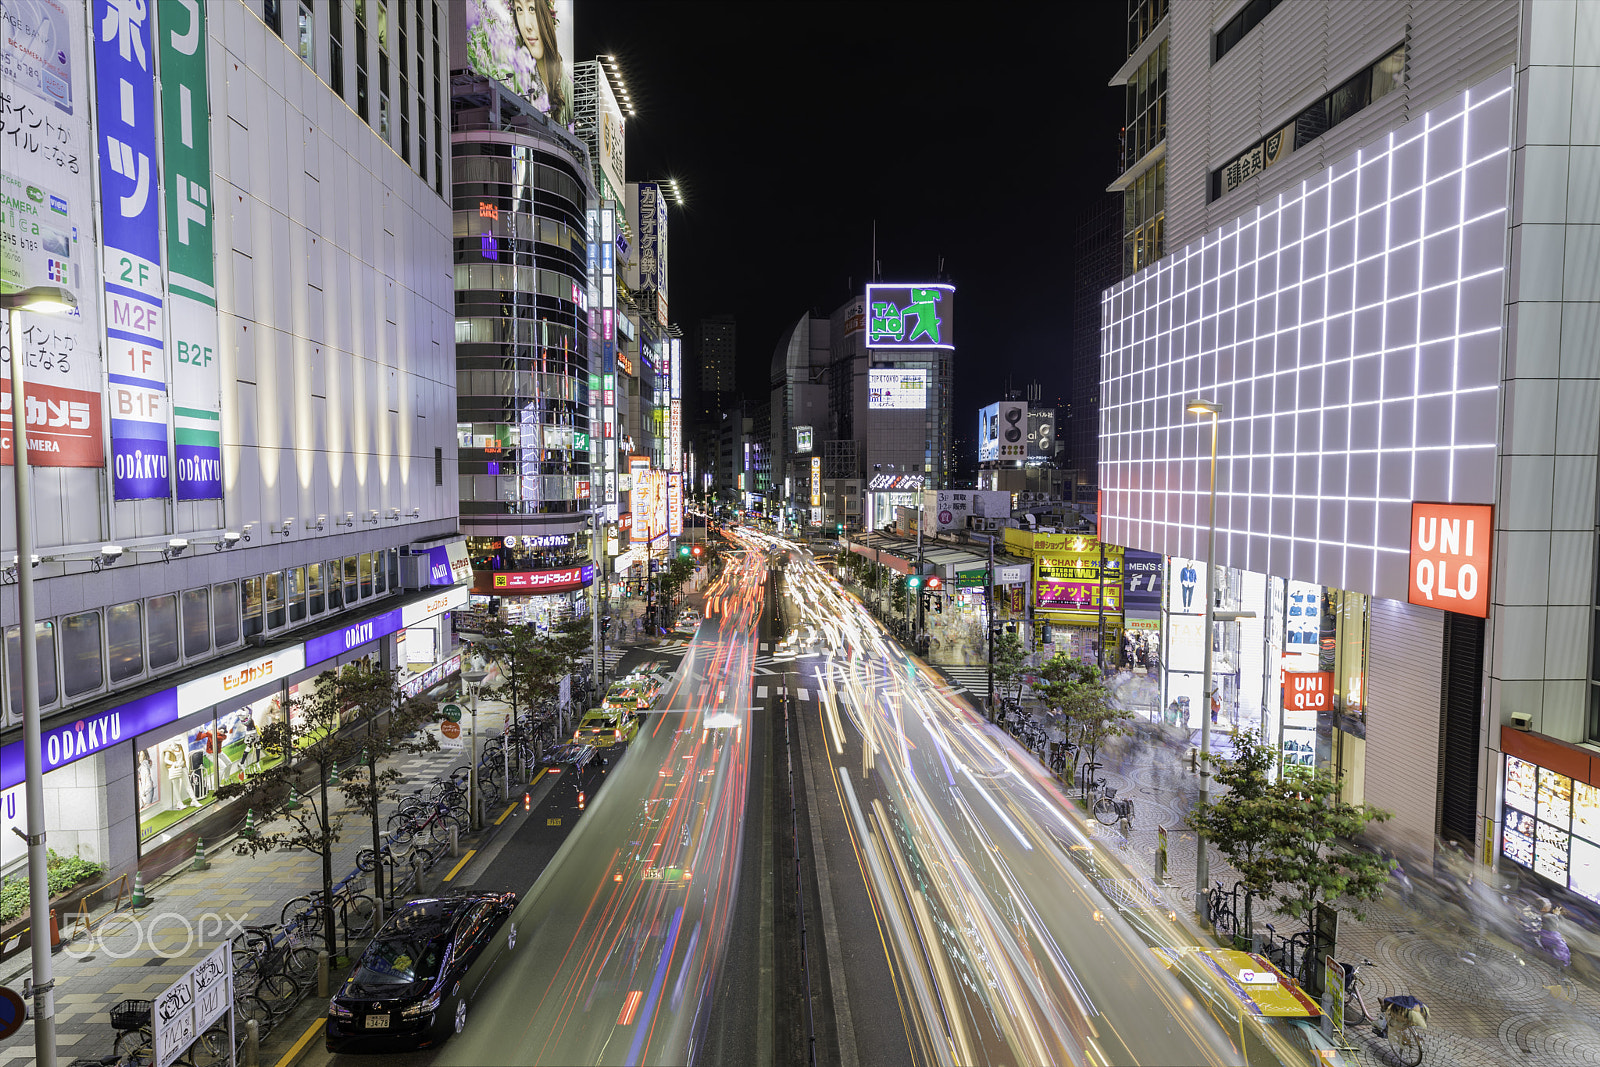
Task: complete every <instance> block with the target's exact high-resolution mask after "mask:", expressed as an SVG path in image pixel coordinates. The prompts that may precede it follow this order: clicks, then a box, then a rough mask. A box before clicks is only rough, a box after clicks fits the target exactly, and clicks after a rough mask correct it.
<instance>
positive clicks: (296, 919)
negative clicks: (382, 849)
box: [280, 849, 377, 941]
mask: <svg viewBox="0 0 1600 1067" xmlns="http://www.w3.org/2000/svg"><path fill="white" fill-rule="evenodd" d="M367 851H368V852H371V851H372V850H371V849H367ZM356 864H357V866H358V867H359V866H360V857H359V855H358V856H357V859H356ZM367 870H371V868H367ZM331 906H332V907H333V908H336V909H338V910H339V911H340V912H341V913H342V914H343V915H344V924H345V931H346V934H347V935H348V936H349V937H363V936H365V935H366V933H367V932H368V931H369V930H371V929H372V921H373V916H374V915H375V914H377V908H376V906H375V905H374V904H373V902H372V898H371V897H369V896H367V894H365V893H357V892H355V891H354V890H352V889H351V888H350V886H349V884H348V881H346V883H344V884H341V885H339V886H338V887H336V888H335V889H334V891H333V900H332V901H331ZM327 910H328V908H327V907H326V906H324V903H323V898H322V891H321V890H320V889H319V890H316V891H314V892H312V893H308V894H306V895H305V896H303V897H295V898H294V899H293V900H291V901H289V903H287V904H285V905H284V906H283V913H282V915H281V916H280V918H281V919H282V920H283V925H284V927H285V928H286V929H288V928H298V930H299V932H300V933H301V934H302V935H303V936H305V937H307V938H310V939H311V940H313V941H314V940H316V939H317V938H319V937H321V936H322V923H323V921H324V918H325V917H326V915H327Z"/></svg>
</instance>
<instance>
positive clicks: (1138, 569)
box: [1122, 548, 1162, 617]
mask: <svg viewBox="0 0 1600 1067" xmlns="http://www.w3.org/2000/svg"><path fill="white" fill-rule="evenodd" d="M1161 565H1162V558H1161V555H1160V554H1159V553H1156V552H1145V551H1142V550H1140V549H1137V548H1130V549H1128V550H1127V551H1126V552H1124V553H1123V562H1122V574H1123V595H1122V606H1123V609H1124V610H1126V611H1127V612H1128V613H1129V614H1130V615H1132V614H1136V613H1139V612H1143V613H1145V614H1146V615H1149V616H1152V617H1153V616H1155V615H1157V614H1159V613H1160V611H1161Z"/></svg>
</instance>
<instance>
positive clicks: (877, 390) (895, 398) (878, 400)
mask: <svg viewBox="0 0 1600 1067" xmlns="http://www.w3.org/2000/svg"><path fill="white" fill-rule="evenodd" d="M927 406H928V372H927V371H925V370H878V369H874V370H869V371H867V409H868V410H869V411H922V410H924V409H926V408H927Z"/></svg>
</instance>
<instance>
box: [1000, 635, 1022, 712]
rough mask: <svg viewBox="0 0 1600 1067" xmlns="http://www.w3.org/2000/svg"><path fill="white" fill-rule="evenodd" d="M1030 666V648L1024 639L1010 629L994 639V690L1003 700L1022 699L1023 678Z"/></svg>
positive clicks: (1014, 700)
mask: <svg viewBox="0 0 1600 1067" xmlns="http://www.w3.org/2000/svg"><path fill="white" fill-rule="evenodd" d="M1027 666H1028V650H1027V649H1025V648H1023V647H1022V639H1021V638H1020V637H1018V636H1017V635H1016V634H1014V633H1012V632H1011V631H1009V630H1006V631H1003V632H1002V633H1001V634H1000V636H999V637H996V638H995V640H994V691H995V694H996V695H997V696H999V697H1000V698H1001V699H1002V700H1004V699H1007V698H1009V699H1010V700H1011V701H1012V702H1014V703H1015V702H1019V701H1020V700H1021V699H1022V678H1023V675H1024V674H1025V673H1026V670H1027Z"/></svg>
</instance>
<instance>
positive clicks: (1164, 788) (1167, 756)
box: [1088, 745, 1600, 1067]
mask: <svg viewBox="0 0 1600 1067" xmlns="http://www.w3.org/2000/svg"><path fill="white" fill-rule="evenodd" d="M1102 759H1104V762H1105V763H1106V764H1107V766H1105V767H1102V768H1101V769H1100V771H1099V772H1098V773H1099V774H1100V775H1101V776H1103V777H1104V778H1105V779H1106V781H1107V783H1108V784H1110V785H1113V786H1115V787H1116V788H1117V791H1118V793H1119V795H1122V796H1129V797H1132V798H1133V799H1134V800H1135V802H1136V804H1135V817H1134V820H1133V832H1132V834H1131V837H1130V838H1127V839H1125V838H1124V837H1123V835H1122V833H1121V832H1120V831H1119V830H1118V829H1117V828H1116V827H1115V826H1105V825H1102V824H1101V823H1099V822H1097V821H1095V820H1092V819H1091V820H1089V822H1088V825H1089V827H1090V829H1091V831H1092V834H1093V836H1094V837H1096V838H1097V839H1099V840H1100V841H1102V842H1103V843H1104V845H1105V846H1106V847H1107V848H1109V849H1112V850H1114V852H1115V854H1116V855H1117V856H1118V858H1120V859H1121V860H1122V861H1123V862H1124V863H1126V864H1127V865H1128V866H1129V867H1130V868H1131V869H1132V870H1133V871H1134V873H1136V874H1141V875H1144V876H1145V877H1148V878H1151V879H1153V878H1154V877H1155V863H1156V841H1157V829H1158V827H1161V826H1165V827H1166V828H1167V830H1168V845H1167V858H1168V879H1169V881H1170V882H1171V883H1173V884H1174V887H1173V888H1168V889H1166V890H1165V891H1164V892H1165V894H1166V896H1167V900H1168V903H1169V904H1170V905H1171V906H1172V907H1174V908H1181V909H1183V910H1185V911H1186V912H1189V913H1192V911H1193V908H1194V877H1195V855H1196V852H1195V835H1194V834H1193V833H1192V832H1191V831H1188V830H1184V829H1182V825H1183V817H1184V815H1185V814H1186V813H1187V812H1188V811H1189V809H1190V808H1191V807H1192V806H1193V805H1194V803H1195V802H1196V800H1197V799H1198V796H1199V779H1198V777H1197V776H1196V775H1194V774H1193V773H1192V772H1190V771H1189V769H1188V764H1187V762H1186V761H1184V760H1183V759H1182V758H1181V757H1180V756H1179V755H1178V754H1176V753H1169V752H1167V751H1165V750H1162V749H1160V748H1158V747H1154V746H1149V745H1146V746H1144V750H1143V751H1142V752H1140V753H1138V754H1136V755H1135V756H1134V757H1133V758H1132V759H1131V760H1129V761H1127V762H1125V763H1124V764H1122V765H1120V766H1119V765H1118V764H1117V760H1116V754H1115V753H1113V754H1110V755H1104V754H1103V755H1102ZM1211 878H1212V880H1213V881H1214V882H1221V883H1222V884H1223V886H1224V887H1232V885H1233V884H1234V882H1235V881H1236V880H1237V879H1238V873H1237V872H1236V871H1234V870H1233V869H1232V868H1231V867H1229V866H1228V864H1227V861H1226V860H1225V859H1224V858H1223V857H1222V856H1221V855H1220V854H1219V853H1217V851H1216V850H1215V849H1212V850H1211ZM1364 910H1365V911H1366V919H1364V920H1358V919H1356V917H1355V916H1354V914H1352V913H1350V912H1347V911H1342V912H1341V913H1340V915H1339V948H1338V952H1339V958H1340V959H1342V960H1347V961H1359V960H1361V959H1362V958H1363V957H1366V958H1370V959H1371V960H1372V961H1373V962H1374V964H1375V966H1373V967H1363V968H1362V975H1363V977H1364V978H1365V979H1366V985H1365V988H1364V996H1365V999H1366V1003H1367V1007H1368V1008H1369V1009H1372V1010H1376V1008H1377V1002H1378V999H1379V998H1380V997H1385V996H1392V995H1396V994H1401V993H1409V994H1411V995H1413V996H1416V997H1419V998H1420V999H1421V1000H1422V1001H1423V1002H1424V1003H1426V1004H1427V1005H1428V1009H1429V1012H1430V1013H1431V1014H1430V1019H1429V1025H1428V1031H1427V1037H1426V1043H1425V1053H1424V1055H1425V1061H1426V1062H1428V1063H1436V1064H1453V1065H1461V1067H1478V1065H1483V1067H1489V1065H1494V1064H1507V1063H1529V1064H1540V1065H1541V1067H1565V1065H1567V1064H1580V1063H1586V1064H1589V1063H1594V1062H1596V1060H1600V991H1596V990H1595V989H1594V988H1592V987H1591V986H1589V985H1586V984H1584V982H1583V981H1582V980H1579V979H1577V978H1575V976H1574V975H1573V974H1572V973H1571V972H1570V971H1569V972H1568V974H1567V975H1566V976H1565V978H1564V980H1563V979H1561V978H1558V976H1557V975H1556V973H1555V971H1554V969H1553V968H1552V967H1550V966H1549V965H1548V964H1546V963H1544V962H1543V961H1542V960H1539V959H1530V958H1527V957H1526V955H1525V954H1519V953H1518V952H1515V951H1513V950H1512V949H1511V947H1510V946H1508V945H1507V944H1506V943H1505V942H1503V941H1501V940H1499V939H1495V938H1490V937H1485V936H1483V935H1482V934H1481V933H1480V932H1479V931H1478V930H1477V929H1475V928H1474V925H1473V924H1472V923H1470V922H1459V923H1458V922H1456V921H1454V920H1453V919H1452V918H1451V913H1453V912H1454V909H1453V908H1450V909H1441V911H1440V912H1439V916H1440V917H1439V918H1438V919H1433V918H1431V917H1430V916H1429V915H1427V914H1424V913H1422V912H1419V911H1417V910H1415V909H1413V908H1404V907H1401V906H1400V905H1399V904H1398V902H1397V901H1396V899H1395V897H1394V895H1393V894H1386V895H1385V896H1384V897H1383V898H1381V899H1380V900H1377V901H1374V902H1372V903H1370V904H1368V905H1367V906H1366V907H1365V909H1364ZM1455 917H1456V918H1458V919H1465V916H1464V914H1459V913H1458V914H1456V916H1455ZM1255 922H1256V929H1257V931H1258V932H1259V931H1261V930H1262V929H1263V927H1264V924H1265V923H1267V922H1272V923H1273V924H1274V925H1275V926H1277V928H1278V930H1279V931H1280V932H1285V933H1289V932H1295V931H1298V930H1299V929H1300V925H1301V924H1299V923H1296V922H1294V921H1293V920H1287V919H1284V918H1283V917H1281V916H1276V915H1274V914H1273V913H1272V912H1271V910H1270V908H1269V907H1268V906H1267V905H1266V904H1264V903H1263V902H1259V901H1258V902H1257V903H1256V905H1255ZM1346 1036H1347V1039H1348V1043H1349V1044H1351V1045H1354V1046H1356V1051H1355V1052H1354V1053H1349V1054H1348V1055H1349V1056H1350V1057H1351V1058H1352V1059H1353V1060H1354V1061H1355V1062H1356V1063H1360V1064H1364V1065H1372V1067H1392V1064H1393V1061H1392V1060H1391V1059H1390V1057H1389V1054H1388V1045H1387V1044H1386V1043H1385V1042H1383V1041H1381V1040H1378V1039H1377V1038H1376V1036H1375V1035H1374V1034H1373V1032H1372V1030H1371V1028H1370V1027H1365V1026H1363V1027H1356V1028H1354V1029H1353V1030H1352V1031H1351V1032H1349V1033H1348V1034H1347V1035H1346Z"/></svg>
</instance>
